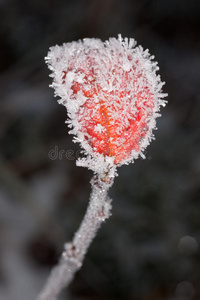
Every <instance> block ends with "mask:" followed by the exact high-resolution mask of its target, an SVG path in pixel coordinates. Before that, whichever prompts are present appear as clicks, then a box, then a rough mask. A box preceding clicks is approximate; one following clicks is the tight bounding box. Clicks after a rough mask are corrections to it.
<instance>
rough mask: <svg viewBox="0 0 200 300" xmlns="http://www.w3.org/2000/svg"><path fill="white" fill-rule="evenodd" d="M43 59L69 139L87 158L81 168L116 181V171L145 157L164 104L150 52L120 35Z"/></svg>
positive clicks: (58, 49) (79, 44)
mask: <svg viewBox="0 0 200 300" xmlns="http://www.w3.org/2000/svg"><path fill="white" fill-rule="evenodd" d="M45 59H46V62H47V64H48V66H49V69H50V70H51V71H52V74H51V75H50V76H51V77H53V84H52V85H51V86H52V87H53V88H54V89H55V95H56V96H59V97H60V100H58V102H59V103H60V104H62V105H64V106H65V107H66V109H67V112H68V120H67V123H68V126H69V127H70V128H71V131H70V133H71V134H74V136H75V138H74V142H79V143H80V144H81V146H82V148H83V149H84V151H85V154H86V157H84V158H81V159H79V160H78V162H77V164H78V165H81V166H87V167H89V168H90V169H92V170H93V171H95V172H96V173H98V174H104V173H105V172H110V176H114V173H115V171H114V169H116V166H120V165H122V164H127V163H129V162H131V161H133V160H134V159H136V158H137V157H138V156H139V155H141V156H144V154H143V151H144V149H145V148H146V147H147V145H148V144H149V143H150V141H151V140H152V139H153V138H154V136H153V133H152V131H153V129H155V127H156V121H155V120H156V118H157V117H158V116H159V113H158V112H159V110H160V106H161V105H162V106H164V105H165V102H166V101H164V100H163V98H164V97H165V96H166V94H163V93H162V86H163V84H164V83H163V82H161V79H160V76H159V75H157V74H156V72H157V70H158V69H159V68H158V67H157V62H154V61H153V59H154V57H153V56H150V54H149V51H148V50H145V51H144V50H143V48H142V47H141V46H137V47H136V42H135V40H134V39H132V38H131V39H128V38H125V39H122V37H121V35H119V36H118V39H116V38H110V39H109V40H108V41H105V42H102V41H101V40H99V39H89V38H86V39H83V40H79V41H78V42H72V43H65V44H63V45H62V46H57V45H56V46H55V47H51V48H50V51H49V53H48V55H47V57H46V58H45Z"/></svg>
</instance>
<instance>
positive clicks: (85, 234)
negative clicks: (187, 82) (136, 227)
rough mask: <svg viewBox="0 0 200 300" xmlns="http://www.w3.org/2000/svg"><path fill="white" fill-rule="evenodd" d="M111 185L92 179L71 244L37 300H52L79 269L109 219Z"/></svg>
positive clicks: (65, 248) (109, 181)
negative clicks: (88, 199)
mask: <svg viewBox="0 0 200 300" xmlns="http://www.w3.org/2000/svg"><path fill="white" fill-rule="evenodd" d="M108 179H109V180H108ZM112 183H113V181H112V180H111V179H110V178H107V180H101V179H99V178H98V177H97V176H94V177H93V178H92V180H91V185H92V192H91V196H90V201H89V205H88V208H87V211H86V214H85V216H84V219H83V221H82V223H81V225H80V227H79V229H78V231H77V232H76V233H75V235H74V238H73V240H72V242H70V243H66V244H65V245H64V251H63V253H62V257H61V259H60V262H59V263H58V265H57V266H56V267H54V268H53V270H52V272H51V274H50V276H49V278H48V280H47V283H46V285H45V286H44V289H43V290H42V292H41V294H40V295H39V297H38V298H37V300H55V299H56V296H57V295H58V294H59V293H60V291H61V290H62V289H63V288H64V287H67V286H68V285H69V283H70V282H71V281H72V279H73V277H74V275H75V273H76V272H77V271H78V270H79V269H80V268H81V266H82V263H83V260H84V257H85V254H86V253H87V250H88V247H89V246H90V244H91V242H92V240H93V239H94V237H95V236H96V233H97V231H98V229H99V227H100V226H101V224H102V222H103V221H104V220H105V219H107V218H109V216H110V209H111V199H110V198H108V196H107V192H108V189H109V188H110V186H111V185H112Z"/></svg>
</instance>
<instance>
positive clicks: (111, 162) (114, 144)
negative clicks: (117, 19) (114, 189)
mask: <svg viewBox="0 0 200 300" xmlns="http://www.w3.org/2000/svg"><path fill="white" fill-rule="evenodd" d="M153 59H154V56H150V54H149V52H148V50H143V48H142V47H141V46H137V47H136V41H135V40H134V39H132V38H131V39H128V38H125V39H123V38H122V36H121V35H120V34H119V36H118V39H116V38H110V39H109V40H107V41H105V42H102V41H101V40H99V39H88V38H86V39H83V40H82V41H81V40H79V41H77V42H71V43H64V44H63V45H62V46H58V45H56V46H54V47H51V48H50V49H49V52H48V55H47V56H46V57H45V61H46V63H47V65H48V67H49V69H50V70H51V72H52V73H51V74H50V76H51V77H52V78H53V83H52V85H51V87H53V88H54V89H55V96H59V97H60V99H59V100H58V102H59V104H62V105H64V106H65V107H66V109H67V114H68V120H67V121H66V122H67V124H68V126H69V128H70V129H71V130H70V132H69V133H70V134H73V135H74V142H79V143H80V145H81V147H82V149H83V153H84V154H85V156H83V157H82V158H78V160H77V162H76V164H77V166H82V167H87V168H89V169H90V170H92V171H93V172H94V173H95V174H97V175H95V176H94V177H93V179H92V181H91V184H92V193H91V197H90V202H89V206H88V209H87V212H86V215H85V217H84V219H83V222H82V224H81V226H80V228H79V230H78V231H77V232H76V234H75V236H74V238H73V241H72V242H71V243H67V244H66V245H65V246H64V252H63V255H62V258H61V260H60V262H59V265H58V266H57V267H55V268H54V269H53V271H52V273H51V275H50V278H49V279H48V281H47V284H46V286H45V288H44V290H43V291H42V293H41V294H40V296H39V298H38V300H55V297H56V296H57V295H58V293H59V292H60V291H61V290H62V288H63V287H65V286H67V285H68V284H69V283H70V281H71V280H72V279H73V276H74V274H75V272H76V271H77V270H78V269H80V267H81V265H82V262H83V259H84V256H85V254H86V252H87V250H88V247H89V245H90V243H91V242H92V240H93V238H94V237H95V235H96V233H97V230H98V229H99V227H100V225H101V223H102V222H103V221H104V220H105V219H106V218H108V217H109V215H110V209H111V205H110V202H111V200H110V199H109V198H108V197H107V192H108V189H109V187H110V186H111V185H112V183H113V179H114V177H115V176H116V175H117V171H116V169H117V167H120V166H122V165H124V164H128V163H130V162H133V161H134V160H135V159H137V158H138V157H139V156H141V157H142V158H144V157H145V155H144V153H143V152H144V150H145V149H146V147H147V146H148V145H149V143H150V142H151V140H153V139H154V135H153V130H154V129H156V118H157V117H159V116H160V114H159V111H160V107H161V106H165V104H166V101H165V100H163V98H164V97H166V96H167V94H164V93H163V92H162V86H163V84H164V83H163V82H161V79H160V76H159V75H157V74H156V72H157V71H158V69H159V68H158V66H157V62H155V61H153Z"/></svg>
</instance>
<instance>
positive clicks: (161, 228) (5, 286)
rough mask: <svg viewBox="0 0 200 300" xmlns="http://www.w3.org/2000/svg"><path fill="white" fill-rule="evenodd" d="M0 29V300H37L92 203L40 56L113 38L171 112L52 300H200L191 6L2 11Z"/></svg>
mask: <svg viewBox="0 0 200 300" xmlns="http://www.w3.org/2000/svg"><path fill="white" fill-rule="evenodd" d="M0 20H1V21H0V22H1V27H0V44H1V46H0V57H1V62H0V71H1V73H0V120H1V121H0V147H1V152H0V180H1V181H0V299H1V300H33V299H35V297H36V295H37V294H38V293H39V291H40V289H41V288H42V286H43V284H44V282H45V280H46V278H47V276H48V274H49V272H50V269H51V268H52V266H53V265H55V264H56V262H57V261H58V258H59V256H60V254H61V252H62V249H63V243H64V242H65V241H68V240H70V239H71V238H72V236H73V233H74V231H75V230H76V229H77V227H78V225H79V223H80V221H81V219H82V217H83V215H84V212H85V209H86V207H87V203H88V199H89V194H90V184H89V181H90V178H91V177H92V172H90V171H88V170H87V169H84V168H80V167H76V165H75V156H76V154H77V151H78V149H79V147H78V146H77V145H74V144H73V143H72V142H71V140H72V136H69V135H68V128H67V126H66V124H64V122H65V120H66V111H65V108H64V107H62V106H59V105H58V104H57V103H56V99H55V98H54V97H53V90H52V89H50V88H49V87H48V85H49V84H50V83H51V79H50V78H49V77H48V75H49V71H48V70H47V67H46V65H45V63H44V56H45V55H46V54H47V51H48V48H49V47H50V46H53V45H55V44H62V43H63V42H71V41H72V40H78V39H82V38H85V37H97V38H100V39H102V40H106V39H108V38H109V37H110V36H112V37H113V36H114V37H117V35H118V33H121V34H122V36H123V37H133V38H135V39H136V40H137V41H138V44H141V45H142V46H143V47H144V48H149V50H150V53H151V54H154V55H155V59H156V60H157V61H158V63H159V66H160V71H159V72H160V74H161V77H162V80H164V81H166V85H165V86H164V92H167V93H169V97H168V101H169V103H168V105H167V107H166V108H164V109H162V115H163V116H162V117H161V118H159V120H158V131H156V132H155V135H156V140H155V141H154V142H152V144H151V145H150V146H149V147H148V148H147V151H146V156H147V159H146V160H142V159H138V160H137V161H136V162H135V163H134V164H131V165H129V166H124V167H121V168H120V169H119V177H117V178H116V180H115V183H114V186H113V188H112V189H111V191H110V196H111V197H112V198H113V199H114V200H113V211H112V212H113V215H112V217H111V218H110V219H109V220H108V221H107V222H106V223H105V224H103V226H102V228H101V230H100V231H99V234H98V236H97V237H96V239H95V241H94V242H93V244H92V246H91V248H90V250H89V252H88V255H87V256H86V259H85V262H84V265H83V267H82V269H81V270H80V271H79V272H78V273H77V275H76V277H75V279H74V281H73V283H72V284H71V285H70V287H69V288H68V290H65V291H63V293H62V294H61V295H60V298H59V299H61V300H66V299H67V300H114V299H116V300H161V299H162V300H163V299H169V300H187V299H194V300H197V299H200V151H199V149H200V147H199V146H200V91H199V86H200V1H199V0H196V1H195V0H191V1H188V0H181V1H178V0H173V1H172V0H152V1H149V0H65V1H64V0H58V1H53V0H43V1H41V0H40V1H39V0H29V1H25V0H18V1H17V0H0ZM56 149H57V150H56ZM61 150H63V152H64V151H65V152H64V154H63V155H60V157H57V158H56V154H55V153H56V151H58V152H59V153H62V152H60V151H61ZM66 153H67V157H66ZM54 154H55V155H54ZM61 156H62V157H61Z"/></svg>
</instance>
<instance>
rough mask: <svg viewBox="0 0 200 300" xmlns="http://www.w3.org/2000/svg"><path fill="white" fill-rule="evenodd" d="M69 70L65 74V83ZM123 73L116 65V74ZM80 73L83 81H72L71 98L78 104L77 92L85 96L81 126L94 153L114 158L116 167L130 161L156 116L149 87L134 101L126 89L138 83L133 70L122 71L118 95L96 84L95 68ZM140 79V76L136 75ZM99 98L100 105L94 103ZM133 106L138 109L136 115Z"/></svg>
mask: <svg viewBox="0 0 200 300" xmlns="http://www.w3.org/2000/svg"><path fill="white" fill-rule="evenodd" d="M68 71H70V68H69V69H68ZM68 71H64V72H63V77H62V79H63V84H64V83H65V79H66V75H67V73H68ZM120 71H121V69H120V66H119V67H117V66H115V69H114V71H113V72H114V73H119V72H120ZM79 72H81V73H82V74H83V75H84V82H83V83H79V82H76V81H73V85H72V87H71V89H72V91H73V93H72V96H71V97H72V98H73V99H74V101H76V97H77V93H79V92H80V91H81V92H82V93H83V95H84V96H85V97H86V101H85V103H84V105H82V106H81V107H80V108H79V112H78V115H79V122H80V123H81V125H82V126H81V128H82V129H81V131H82V132H83V133H84V134H85V135H84V136H85V140H86V141H87V142H88V144H89V145H90V146H91V147H92V149H93V151H94V152H95V153H99V154H103V155H104V156H110V157H113V156H114V157H115V159H114V163H115V164H116V165H118V164H121V163H122V162H123V161H125V160H127V159H129V158H130V156H131V152H132V151H133V150H134V151H135V152H139V151H140V142H141V141H142V139H143V138H144V137H145V136H146V134H147V133H148V119H149V117H150V116H151V115H152V114H153V109H154V96H153V95H152V94H151V93H150V91H149V88H148V87H147V86H144V88H143V91H142V92H141V91H138V92H137V91H136V93H135V95H134V101H133V99H132V95H130V91H129V90H128V89H127V83H128V84H132V85H133V83H134V81H136V78H135V75H134V72H135V68H134V67H133V68H132V69H131V70H130V71H123V76H122V77H121V83H120V89H119V91H115V92H113V91H111V92H108V91H105V90H103V89H102V87H101V86H100V85H99V84H98V83H96V81H95V74H94V71H93V69H92V68H90V70H89V71H88V70H87V71H86V70H84V69H79ZM137 76H140V75H138V74H137ZM108 80H109V78H108ZM144 81H145V79H144ZM86 84H87V86H88V84H89V87H90V88H89V89H88V88H87V89H86V88H85V86H86ZM127 96H129V97H130V101H129V103H128V104H127V102H126V104H124V101H123V99H124V98H125V97H126V98H127ZM113 97H114V99H115V104H117V105H118V110H117V117H116V108H115V107H114V106H115V104H114V103H113V101H110V99H111V98H112V99H113ZM115 97H116V98H115ZM96 98H98V103H99V105H97V103H96V101H95V99H96ZM133 106H134V108H135V112H134V113H133ZM124 111H126V115H127V116H129V117H127V118H126V124H125V123H124V118H123V117H122V116H123V115H124ZM114 113H115V114H114ZM127 121H128V122H127ZM127 123H128V124H127ZM99 125H100V126H101V128H103V130H102V131H97V130H96V126H99ZM119 128H120V131H119V130H118V129H119Z"/></svg>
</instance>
